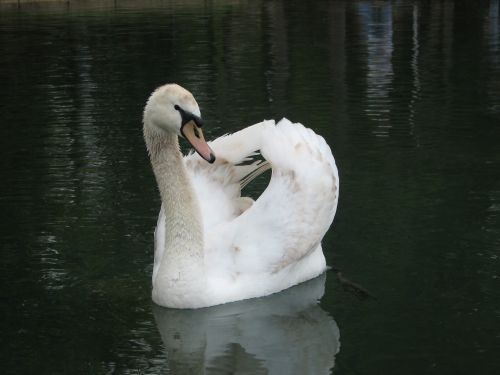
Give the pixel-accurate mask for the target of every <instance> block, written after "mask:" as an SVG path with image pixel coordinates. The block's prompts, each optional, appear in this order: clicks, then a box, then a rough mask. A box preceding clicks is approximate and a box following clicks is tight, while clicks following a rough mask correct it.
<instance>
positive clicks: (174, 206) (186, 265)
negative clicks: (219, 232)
mask: <svg viewBox="0 0 500 375" xmlns="http://www.w3.org/2000/svg"><path fill="white" fill-rule="evenodd" d="M144 137H145V140H146V145H147V148H148V151H149V155H150V159H151V165H152V167H153V172H154V174H155V177H156V182H157V184H158V189H159V191H160V196H161V200H162V203H163V210H164V213H165V217H166V222H165V242H164V243H165V248H164V252H163V256H162V258H161V260H159V261H160V268H159V270H158V275H157V277H156V279H157V280H156V281H157V282H158V283H161V285H165V284H169V283H173V282H174V281H175V283H176V284H177V285H179V284H183V283H185V284H188V285H189V284H191V285H192V283H193V280H195V279H200V276H201V275H200V274H201V273H203V269H204V267H203V266H204V254H203V227H202V222H201V212H200V208H199V204H198V200H197V197H196V194H195V191H194V189H193V186H192V184H191V181H190V179H189V176H188V174H187V171H186V168H185V166H184V161H183V156H182V154H181V152H180V149H179V141H178V137H177V135H175V134H155V133H152V132H151V131H148V128H147V127H145V129H144ZM156 261H158V260H156ZM153 284H155V280H153ZM153 289H154V285H153Z"/></svg>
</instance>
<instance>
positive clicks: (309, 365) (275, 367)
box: [153, 274, 340, 374]
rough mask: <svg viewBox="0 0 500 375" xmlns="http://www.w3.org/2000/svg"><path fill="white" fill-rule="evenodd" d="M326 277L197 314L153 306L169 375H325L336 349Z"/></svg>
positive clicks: (333, 322) (337, 340)
mask: <svg viewBox="0 0 500 375" xmlns="http://www.w3.org/2000/svg"><path fill="white" fill-rule="evenodd" d="M325 280H326V275H325V274H323V275H321V276H319V277H317V278H315V279H313V280H310V281H308V282H306V283H303V284H300V285H298V286H295V287H293V288H291V289H288V290H285V291H283V292H281V293H277V294H273V295H271V296H268V297H263V298H257V299H250V300H246V301H242V302H234V303H229V304H225V305H219V306H214V307H209V308H203V309H196V310H174V309H166V308H163V307H159V306H156V305H155V306H154V307H153V311H154V316H155V320H156V324H157V326H158V330H159V331H160V334H161V337H162V340H163V344H164V346H165V350H166V356H167V360H168V368H169V369H170V371H171V373H172V374H210V373H213V374H225V373H231V374H240V373H241V374H329V373H330V370H331V369H332V368H333V366H334V364H335V355H336V354H337V352H338V351H339V348H340V341H339V338H340V334H339V329H338V327H337V324H336V323H335V321H334V320H333V318H332V317H331V316H330V315H328V313H327V312H325V311H324V310H322V309H321V307H320V306H319V304H318V300H319V299H320V298H321V297H322V296H323V294H324V288H325Z"/></svg>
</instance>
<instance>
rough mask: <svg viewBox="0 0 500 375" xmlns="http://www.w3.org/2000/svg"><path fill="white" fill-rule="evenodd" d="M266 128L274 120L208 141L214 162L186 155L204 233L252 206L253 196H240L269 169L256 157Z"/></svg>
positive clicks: (193, 155) (272, 123)
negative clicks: (251, 181)
mask: <svg viewBox="0 0 500 375" xmlns="http://www.w3.org/2000/svg"><path fill="white" fill-rule="evenodd" d="M267 127H274V121H263V122H261V123H258V124H255V125H252V126H249V127H247V128H245V129H243V130H240V131H238V132H236V133H234V134H230V135H225V136H223V137H220V138H217V139H216V140H214V141H213V142H209V144H210V147H211V148H212V150H213V151H214V153H215V155H216V160H215V163H213V164H209V163H207V162H206V161H204V160H202V159H201V158H200V157H199V156H198V155H197V154H194V153H191V154H189V155H187V156H186V157H185V158H184V164H185V166H186V169H187V171H188V173H189V176H190V178H191V181H192V183H193V187H194V189H195V191H196V195H197V197H198V203H199V206H200V211H201V215H202V217H203V224H204V225H203V226H204V229H205V232H207V231H209V230H210V229H211V228H212V227H214V226H215V225H217V224H220V223H223V222H227V221H229V220H232V219H234V218H235V217H236V216H238V215H240V214H241V213H242V212H243V211H245V210H246V209H248V208H249V207H250V206H251V205H252V203H253V201H252V200H251V199H250V198H244V197H241V187H242V184H245V183H248V181H249V180H250V179H252V178H254V177H256V176H257V175H258V174H260V173H261V172H262V171H263V170H265V169H266V165H264V163H262V161H260V160H255V156H257V152H256V151H257V150H259V149H260V148H261V145H262V133H263V131H264V130H265V129H266V128H267ZM240 163H246V164H240ZM238 164H239V165H238Z"/></svg>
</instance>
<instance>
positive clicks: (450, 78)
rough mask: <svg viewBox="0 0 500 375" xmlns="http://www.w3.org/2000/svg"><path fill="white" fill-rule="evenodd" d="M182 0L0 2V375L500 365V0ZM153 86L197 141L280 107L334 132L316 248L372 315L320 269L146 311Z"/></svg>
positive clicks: (458, 370) (389, 370)
mask: <svg viewBox="0 0 500 375" xmlns="http://www.w3.org/2000/svg"><path fill="white" fill-rule="evenodd" d="M181 3H182V2H169V1H165V2H154V1H153V2H148V3H147V5H146V6H144V5H142V6H139V5H137V4H135V3H133V2H121V1H117V2H100V3H92V2H91V3H73V2H70V4H69V5H68V4H56V5H36V6H27V5H23V6H21V8H19V9H18V8H17V6H12V5H2V6H0V88H1V89H0V114H1V117H0V121H1V122H0V125H1V126H0V142H1V143H0V145H1V147H0V156H1V157H0V163H1V169H0V176H1V183H0V213H1V222H0V243H1V249H2V250H1V256H2V261H1V263H0V267H1V268H0V277H1V286H0V301H1V310H0V312H1V320H0V324H1V327H2V330H1V336H2V348H1V352H0V353H1V358H0V360H1V368H2V371H1V372H2V373H9V374H14V373H15V374H23V373H37V374H62V373H75V374H76V373H96V374H141V373H145V374H157V373H172V374H182V373H203V371H205V373H215V374H224V373H226V374H234V373H239V374H243V373H248V374H255V373H280V371H281V373H292V372H293V371H295V372H296V373H301V374H307V373H310V374H317V373H328V372H333V373H336V374H381V373H384V374H400V373H405V374H470V373H474V374H492V373H500V356H499V353H500V33H499V25H500V21H499V8H500V7H499V1H498V0H491V1H477V2H476V1H470V2H466V1H457V2H451V1H433V2H427V1H426V2H417V1H392V2H390V1H374V2H368V1H359V2H358V1H350V2H342V1H330V2H327V1H314V2H313V1H276V2H272V1H255V2H246V1H215V2H212V1H206V2H196V1H189V2H185V3H184V4H181ZM166 82H177V83H180V84H182V85H183V86H185V87H186V88H188V89H189V90H191V91H192V92H193V93H194V95H195V97H196V98H197V100H198V103H199V104H200V107H201V110H202V114H203V117H204V118H205V120H206V123H207V126H206V132H207V133H208V138H213V137H217V136H219V135H222V134H224V133H226V132H232V131H234V130H237V129H240V128H242V127H244V126H247V125H250V124H252V123H255V122H258V121H260V120H262V119H264V118H276V119H279V118H281V117H283V116H286V117H288V118H290V119H291V120H293V121H300V122H302V123H304V124H306V125H307V126H309V127H311V128H313V129H314V130H315V131H317V132H318V133H320V134H322V135H323V136H324V137H325V138H326V139H327V141H328V143H329V144H330V145H331V147H332V150H333V152H334V155H335V157H336V160H337V165H338V167H339V170H340V178H341V195H340V204H339V209H338V212H337V216H336V218H335V222H334V225H333V227H332V229H331V230H330V232H329V233H328V235H327V237H326V238H325V241H324V245H323V248H324V250H325V253H326V257H327V261H328V263H329V264H331V265H335V266H336V267H338V268H340V269H341V270H342V271H343V273H344V274H345V275H346V276H348V277H349V278H350V279H351V280H353V281H355V282H357V283H359V284H361V285H363V286H364V287H366V288H367V289H369V290H370V291H371V292H372V293H373V294H375V295H376V297H377V299H376V300H375V299H359V298H358V297H356V296H355V295H354V294H353V293H351V292H349V291H347V290H345V289H344V288H343V287H342V285H341V284H340V283H339V282H338V280H337V278H336V276H335V274H334V273H333V272H331V271H330V272H329V273H328V274H327V278H326V281H324V279H321V280H319V281H318V282H319V285H313V286H312V287H311V288H313V289H314V290H315V291H316V292H314V293H313V292H310V291H308V290H307V289H305V290H306V292H304V293H305V296H306V297H303V296H302V297H301V294H300V293H302V292H301V290H303V289H299V290H298V291H295V290H292V291H291V292H288V294H286V293H285V294H283V295H278V296H274V297H271V298H268V299H262V300H254V301H248V302H245V303H243V304H235V305H234V306H229V307H223V308H218V309H207V310H206V311H205V312H201V313H196V314H192V313H187V312H186V313H185V314H184V313H181V314H177V315H176V313H175V312H172V311H169V310H165V311H163V310H164V309H158V308H155V307H154V306H153V305H152V303H151V301H150V277H151V272H152V261H153V252H152V251H153V250H152V246H153V244H152V236H153V229H154V226H155V224H156V215H157V212H158V209H159V204H160V201H159V196H158V194H157V191H156V186H155V182H154V178H153V175H152V172H151V168H150V165H149V161H148V158H147V155H146V151H145V147H144V144H143V140H142V133H141V114H142V109H143V106H144V103H145V101H146V99H147V97H148V96H149V94H150V93H151V91H152V90H153V89H154V88H155V87H157V86H158V85H160V84H163V83H166ZM305 287H306V288H308V286H307V285H306V286H305ZM323 287H324V288H325V294H324V296H323V298H322V299H321V300H320V303H319V305H318V304H315V303H314V299H315V298H317V297H319V296H320V295H321V288H323ZM318 288H319V289H318ZM318 290H319V292H318ZM290 293H291V294H290ZM307 298H312V300H313V301H312V302H311V301H309V302H307V303H306V302H304V301H306V300H307ZM283 301H285V302H283ZM306 305H307V306H306ZM285 306H286V308H285ZM169 322H170V323H172V322H174V323H172V324H173V328H172V327H169V324H170V323H169ZM200 322H203V323H200ZM335 322H336V323H335ZM211 327H212V328H211ZM213 327H221V328H220V329H219V330H218V331H217V330H215V333H214V332H212V331H210V329H212V330H214V329H213ZM228 327H231V328H228ZM322 327H323V328H322ZM194 328H196V330H197V331H193V330H194ZM171 329H174V331H175V332H173V336H169V333H170V332H171V331H170V330H171ZM322 331H323V332H327V333H329V334H328V335H324V336H327V337H325V338H323V337H322V335H321V334H317V333H314V334H313V335H311V333H313V332H322ZM339 332H340V344H339V337H338V333H339ZM169 337H170V338H171V337H173V338H174V339H175V340H177V341H175V340H174V341H175V342H174V341H173V342H174V344H172V342H170V341H169ZM249 337H253V338H254V341H255V337H256V338H257V339H258V340H257V341H258V342H260V343H261V346H258V345H255V342H254V341H252V340H251V339H250V338H249ZM280 340H281V341H280ZM321 340H323V341H321ZM179 342H181V343H180V344H179ZM252 343H253V344H252ZM176 345H177V346H176ZM266 345H267V346H266ZM314 345H316V346H314ZM214 348H215V349H214ZM318 348H322V350H319V349H318ZM339 349H340V350H339ZM337 351H338V353H337ZM335 353H337V354H336V355H335ZM308 361H309V362H308ZM306 365H307V366H306ZM301 366H302V367H301ZM333 366H334V367H333ZM280 369H281V370H280Z"/></svg>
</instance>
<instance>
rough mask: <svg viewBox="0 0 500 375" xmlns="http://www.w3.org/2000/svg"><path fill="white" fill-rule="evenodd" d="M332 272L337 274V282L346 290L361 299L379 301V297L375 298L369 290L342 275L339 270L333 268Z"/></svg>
mask: <svg viewBox="0 0 500 375" xmlns="http://www.w3.org/2000/svg"><path fill="white" fill-rule="evenodd" d="M332 271H333V272H335V274H336V275H337V280H338V281H339V282H340V284H341V285H342V287H343V288H344V289H346V290H349V291H351V292H352V293H354V294H355V295H356V296H358V297H359V298H373V299H377V297H375V295H373V294H372V293H371V292H370V291H369V290H368V289H366V288H365V287H363V286H362V285H359V284H357V283H355V282H353V281H351V280H349V279H348V278H347V277H345V276H344V275H342V272H340V270H339V269H338V268H336V267H332Z"/></svg>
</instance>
